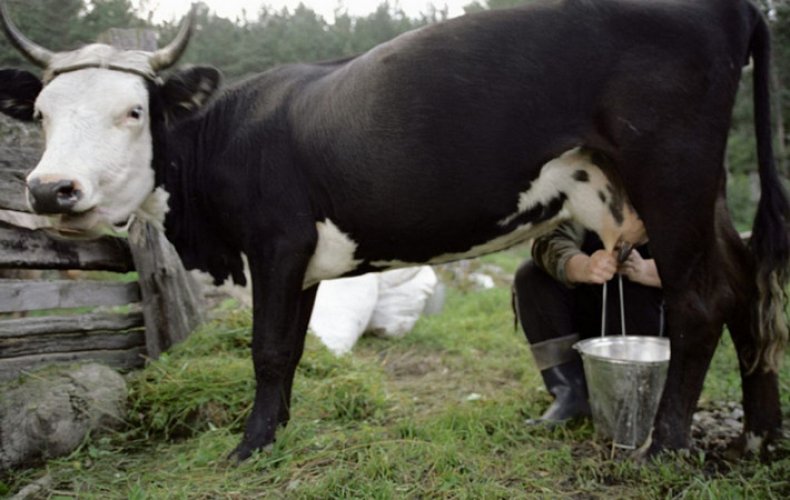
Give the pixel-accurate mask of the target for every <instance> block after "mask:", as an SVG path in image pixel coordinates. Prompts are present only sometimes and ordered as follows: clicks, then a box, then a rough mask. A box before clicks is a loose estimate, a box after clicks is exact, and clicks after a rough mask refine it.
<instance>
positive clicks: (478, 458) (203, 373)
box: [0, 254, 790, 499]
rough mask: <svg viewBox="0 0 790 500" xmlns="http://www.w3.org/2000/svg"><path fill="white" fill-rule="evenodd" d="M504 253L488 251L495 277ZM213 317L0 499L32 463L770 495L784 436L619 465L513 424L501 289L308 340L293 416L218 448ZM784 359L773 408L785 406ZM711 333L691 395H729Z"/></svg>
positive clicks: (185, 476) (100, 482) (230, 477)
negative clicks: (69, 449)
mask: <svg viewBox="0 0 790 500" xmlns="http://www.w3.org/2000/svg"><path fill="white" fill-rule="evenodd" d="M519 257H520V256H519V255H518V254H510V255H508V254H505V255H504V256H502V255H500V256H495V257H493V258H492V259H490V260H488V262H489V263H496V264H497V265H500V266H502V267H504V268H506V269H507V272H508V273H509V272H511V271H512V269H513V268H514V266H515V265H516V263H517V262H518V260H517V259H518V258H519ZM229 305H231V304H229V303H226V304H225V311H224V312H223V313H222V314H221V315H220V318H219V319H217V320H214V321H213V322H211V323H209V324H207V325H206V326H205V327H203V328H202V329H201V330H200V331H199V332H197V333H196V334H194V335H193V336H192V337H191V338H190V339H189V340H188V341H186V342H185V343H184V344H182V345H179V346H178V347H177V348H176V349H174V350H173V351H171V352H170V353H168V354H167V355H165V356H163V357H162V359H160V360H159V361H157V362H155V363H152V364H151V365H150V366H149V367H147V368H146V369H145V370H144V371H141V372H138V373H135V374H133V375H131V376H130V377H129V380H130V386H131V388H132V393H131V396H130V410H129V414H128V420H127V426H126V429H125V430H124V431H122V432H119V433H117V434H114V435H105V436H101V437H93V438H92V439H89V440H86V442H85V443H84V445H83V446H82V447H81V449H80V450H78V451H77V452H75V453H73V454H72V455H71V456H68V457H65V458H62V459H58V460H52V461H50V462H48V463H47V464H45V465H43V466H42V467H41V468H38V469H32V470H27V471H17V473H15V474H14V475H12V476H6V477H4V478H3V479H2V483H0V496H2V495H3V494H5V495H10V494H13V493H15V492H16V491H18V490H19V489H20V488H21V487H23V486H24V485H26V484H28V483H30V482H32V481H35V480H36V479H38V478H40V477H42V476H45V475H49V478H50V480H51V483H50V484H51V486H50V488H49V490H48V493H47V494H46V496H44V498H81V499H82V498H97V499H98V498H101V499H105V498H130V499H143V498H234V499H244V498H519V497H526V498H557V497H572V498H676V497H682V498H687V497H688V498H716V499H718V498H744V497H745V498H782V499H784V498H788V497H790V446H788V444H787V442H786V440H785V442H784V443H782V444H781V445H780V447H779V449H778V451H777V459H776V460H775V461H774V462H773V463H772V464H769V465H765V464H760V463H759V462H757V461H756V460H753V459H746V460H738V461H736V462H734V463H730V462H726V461H723V460H722V459H721V456H720V455H721V454H720V453H719V452H718V451H716V450H705V449H697V450H694V451H692V452H690V453H687V454H683V455H673V456H663V457H661V458H660V459H659V460H657V461H655V462H650V463H637V462H635V461H633V460H631V459H629V457H628V456H627V454H625V453H624V452H619V453H617V454H615V455H614V456H612V454H611V448H610V447H609V446H608V445H607V444H606V443H604V442H598V441H596V439H595V436H594V432H593V428H592V424H591V423H590V422H588V421H579V422H573V423H572V424H570V425H569V426H567V427H564V428H556V429H547V428H535V427H530V426H527V425H525V424H524V420H525V419H526V418H527V417H529V416H535V415H538V414H539V413H540V412H542V410H543V409H545V407H546V406H547V405H548V403H549V401H550V396H549V395H548V393H547V392H546V391H545V389H544V388H543V384H542V382H541V381H540V376H539V374H538V372H537V371H536V369H535V368H534V366H533V364H532V360H531V357H530V354H529V350H528V348H527V345H526V342H525V341H524V338H523V335H522V333H521V332H520V331H516V330H514V327H513V315H512V313H511V309H510V292H509V289H508V288H507V287H506V286H501V287H498V288H495V289H491V290H485V291H471V290H466V289H463V287H461V288H460V289H459V288H450V290H449V292H448V298H447V303H446V306H445V309H444V311H443V313H442V314H440V315H438V316H432V317H427V318H423V319H421V320H420V322H419V323H418V324H417V327H416V328H415V330H414V331H413V332H411V333H410V334H408V335H407V336H406V337H405V338H403V339H401V340H384V339H377V338H371V337H365V338H363V339H362V340H361V341H360V343H359V344H357V346H356V348H355V350H354V352H353V354H352V355H350V356H346V357H343V358H340V359H338V358H335V357H334V356H332V355H331V354H330V353H329V352H328V351H326V350H325V349H324V348H323V346H322V345H321V344H320V343H319V342H318V341H317V340H316V339H315V338H314V337H312V336H311V337H310V338H309V339H308V344H307V349H306V352H305V355H304V358H303V360H302V363H301V365H300V368H299V370H298V372H297V377H296V382H295V387H294V400H293V412H292V413H293V416H292V420H291V423H290V424H289V425H288V427H287V428H286V429H284V430H282V431H281V432H280V433H279V435H278V440H277V442H276V444H275V445H274V446H273V447H272V448H271V449H270V450H267V451H264V452H261V453H259V454H257V455H255V456H254V457H253V458H252V459H251V460H248V461H247V462H245V463H243V464H241V465H238V466H236V465H233V464H231V463H229V462H228V461H227V460H225V457H226V455H227V454H228V452H230V450H232V449H233V447H234V446H235V445H236V444H237V442H238V440H239V438H240V433H241V432H242V426H243V422H244V418H245V416H246V414H247V412H248V411H249V409H250V404H251V400H252V393H253V388H254V384H253V376H252V366H251V361H250V359H249V347H248V346H249V342H250V319H249V314H248V313H247V312H246V311H241V310H236V309H235V308H233V307H228V306H229ZM787 375H788V369H787V363H785V368H784V371H783V377H782V378H783V380H784V383H783V384H782V402H783V405H784V408H783V411H784V414H785V416H787V415H788V414H789V413H790V401H789V400H788V394H790V390H789V389H788V385H787V380H788V377H787ZM739 394H740V385H739V381H738V374H737V369H736V362H735V357H734V353H733V350H732V345H731V343H730V342H729V339H726V338H725V339H724V340H723V341H722V345H721V346H720V349H719V350H718V352H717V355H716V358H715V360H714V363H713V366H712V369H711V372H710V373H709V375H708V379H707V382H706V387H705V392H704V394H703V397H702V400H701V401H700V404H701V405H702V406H706V405H712V404H715V403H719V402H730V401H738V400H739V397H740V396H739Z"/></svg>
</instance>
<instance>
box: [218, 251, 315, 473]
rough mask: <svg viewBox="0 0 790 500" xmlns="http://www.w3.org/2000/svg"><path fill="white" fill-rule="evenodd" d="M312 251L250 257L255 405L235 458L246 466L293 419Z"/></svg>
mask: <svg viewBox="0 0 790 500" xmlns="http://www.w3.org/2000/svg"><path fill="white" fill-rule="evenodd" d="M308 247H309V246H306V245H305V246H293V245H280V247H279V248H277V249H274V250H273V251H270V252H268V253H267V254H263V255H262V256H258V257H257V258H256V257H253V256H249V260H250V271H251V274H252V289H253V328H252V359H253V364H254V367H255V381H256V388H255V402H254V404H253V407H252V413H251V414H250V416H249V417H248V418H247V424H246V427H245V430H244V437H243V438H242V440H241V443H240V444H239V445H238V446H237V447H236V449H235V450H234V451H233V453H231V458H235V459H236V460H244V459H246V458H247V457H249V456H250V455H251V454H252V453H253V452H254V451H255V450H258V449H261V448H263V447H265V446H267V445H269V444H271V443H272V442H273V441H274V436H275V432H276V430H277V427H278V425H279V424H281V423H285V422H286V421H287V419H288V414H289V405H290V393H291V385H292V382H293V377H294V372H295V369H296V365H297V364H298V362H299V359H300V358H301V355H302V350H303V348H304V338H305V333H306V331H307V323H308V320H309V317H310V314H311V312H312V306H313V301H314V299H315V288H316V287H313V288H311V289H308V290H305V291H303V290H302V282H303V279H304V271H305V268H306V266H307V261H308V259H309V250H308Z"/></svg>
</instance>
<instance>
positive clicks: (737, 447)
mask: <svg viewBox="0 0 790 500" xmlns="http://www.w3.org/2000/svg"><path fill="white" fill-rule="evenodd" d="M775 453H776V445H775V443H774V440H772V439H767V438H765V437H763V436H760V435H757V434H754V433H752V432H746V433H744V434H741V435H740V436H738V437H737V438H735V439H733V440H732V441H730V443H729V444H728V445H727V449H726V450H725V451H724V459H725V460H727V461H729V462H736V461H738V460H741V459H743V458H746V457H757V458H759V459H760V461H762V462H770V461H771V458H772V457H773V456H774V454H775Z"/></svg>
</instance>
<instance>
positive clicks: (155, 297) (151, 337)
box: [129, 221, 203, 359]
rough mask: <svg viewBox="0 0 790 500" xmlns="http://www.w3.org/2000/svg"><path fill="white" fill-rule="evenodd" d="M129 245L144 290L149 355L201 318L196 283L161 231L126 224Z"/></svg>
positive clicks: (184, 334)
mask: <svg viewBox="0 0 790 500" xmlns="http://www.w3.org/2000/svg"><path fill="white" fill-rule="evenodd" d="M129 245H130V247H131V250H132V255H133V257H134V264H135V268H136V269H137V274H138V276H139V280H140V288H141V290H142V294H143V298H144V300H143V304H142V306H143V315H144V317H145V336H146V347H147V349H148V356H150V357H151V358H152V359H157V358H158V357H159V354H160V353H162V352H164V351H166V350H167V349H169V348H170V346H171V345H173V344H175V343H176V342H180V341H182V340H184V339H185V338H187V336H189V334H190V333H191V332H192V330H193V329H194V328H195V327H196V326H197V325H199V324H200V322H201V321H202V320H203V317H202V313H201V311H200V301H199V297H200V294H199V292H198V288H197V284H196V283H195V282H194V281H193V280H192V277H191V276H190V275H189V274H188V273H187V272H186V271H185V270H184V266H183V264H182V263H181V260H180V259H179V257H178V254H177V253H176V250H175V249H174V248H173V246H172V245H171V244H170V242H169V241H167V239H166V238H165V237H164V235H163V234H162V233H161V232H160V231H158V230H157V229H155V228H154V227H152V226H151V225H150V224H145V223H143V222H140V221H136V222H135V223H133V224H132V227H131V228H129Z"/></svg>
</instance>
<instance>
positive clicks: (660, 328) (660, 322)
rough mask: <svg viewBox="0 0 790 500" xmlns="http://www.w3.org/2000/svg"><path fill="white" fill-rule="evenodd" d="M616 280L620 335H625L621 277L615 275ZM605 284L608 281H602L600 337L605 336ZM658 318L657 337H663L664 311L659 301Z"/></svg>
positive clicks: (664, 325) (662, 303) (623, 297)
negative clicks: (618, 298)
mask: <svg viewBox="0 0 790 500" xmlns="http://www.w3.org/2000/svg"><path fill="white" fill-rule="evenodd" d="M617 279H618V282H617V284H618V288H619V292H620V334H621V335H625V334H626V333H625V296H624V294H623V275H622V274H619V273H618V274H617ZM607 283H608V281H604V283H603V297H602V301H601V302H602V303H603V305H602V307H601V337H605V336H606V297H607V296H608V293H607V286H606V285H607ZM659 308H660V311H659V317H658V336H659V337H663V336H664V329H665V328H666V317H665V314H666V310H665V307H664V301H663V300H662V301H661V304H660V305H659Z"/></svg>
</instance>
